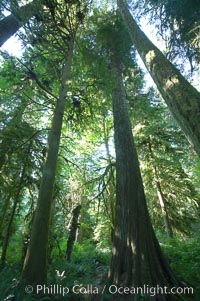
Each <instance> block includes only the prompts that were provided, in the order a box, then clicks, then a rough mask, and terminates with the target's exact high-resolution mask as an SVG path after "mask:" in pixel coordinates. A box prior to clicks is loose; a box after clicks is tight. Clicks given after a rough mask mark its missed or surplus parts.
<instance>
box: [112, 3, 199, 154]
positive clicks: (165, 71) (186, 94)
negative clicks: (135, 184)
mask: <svg viewBox="0 0 200 301" xmlns="http://www.w3.org/2000/svg"><path fill="white" fill-rule="evenodd" d="M117 3H118V7H119V10H120V12H121V15H122V17H123V19H124V22H125V24H126V26H127V28H128V30H129V33H130V36H131V39H132V42H133V44H134V46H135V47H136V49H137V51H138V53H139V54H140V56H141V58H142V60H143V62H144V64H145V66H146V68H147V70H148V71H149V73H150V74H151V76H152V78H153V80H154V82H155V84H156V85H157V88H158V90H159V91H160V93H161V95H162V97H163V99H164V100H165V102H166V104H167V106H168V108H169V110H170V111H171V113H172V115H173V116H174V118H175V120H176V121H177V123H178V124H179V125H180V127H181V129H182V130H183V132H184V133H185V135H186V137H187V139H188V141H189V142H190V143H191V145H192V146H193V147H194V149H195V151H196V152H197V154H198V156H200V122H199V121H200V119H199V117H200V93H199V92H198V91H197V90H196V89H195V88H194V87H193V86H192V85H190V83H189V82H188V81H187V80H186V79H185V78H184V77H183V76H182V75H181V74H180V72H179V70H178V69H177V68H176V67H175V66H173V65H172V64H171V63H170V62H169V61H168V60H167V58H166V57H165V56H164V55H163V54H162V52H161V51H160V50H159V49H158V48H157V47H156V46H155V45H154V44H153V43H152V42H151V41H150V40H149V39H148V38H147V36H146V35H145V34H144V32H142V31H141V29H140V28H139V26H138V25H137V23H136V21H135V20H134V19H133V17H132V15H131V13H130V12H129V9H128V6H127V3H126V0H117Z"/></svg>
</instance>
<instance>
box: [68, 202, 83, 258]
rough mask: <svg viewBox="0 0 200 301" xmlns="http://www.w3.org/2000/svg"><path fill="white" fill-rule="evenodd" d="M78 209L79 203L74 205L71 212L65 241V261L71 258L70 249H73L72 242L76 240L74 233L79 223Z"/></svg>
mask: <svg viewBox="0 0 200 301" xmlns="http://www.w3.org/2000/svg"><path fill="white" fill-rule="evenodd" d="M80 211H81V205H78V206H76V208H74V210H73V212H72V221H71V225H70V233H69V238H68V241H67V250H66V258H67V261H70V260H71V254H72V249H73V245H74V242H75V240H76V233H77V229H78V224H79V222H78V220H79V215H80Z"/></svg>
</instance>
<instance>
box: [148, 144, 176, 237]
mask: <svg viewBox="0 0 200 301" xmlns="http://www.w3.org/2000/svg"><path fill="white" fill-rule="evenodd" d="M148 147H149V154H150V158H151V160H152V168H153V174H154V177H155V185H156V191H157V195H158V200H159V203H160V207H161V211H162V215H163V220H164V224H165V230H166V233H167V235H168V236H169V237H171V238H172V237H173V231H172V227H171V224H170V220H169V215H168V210H167V205H166V201H165V197H164V194H163V191H162V186H161V183H160V181H159V176H158V169H157V166H156V164H155V159H154V153H153V150H152V146H151V141H150V140H149V141H148Z"/></svg>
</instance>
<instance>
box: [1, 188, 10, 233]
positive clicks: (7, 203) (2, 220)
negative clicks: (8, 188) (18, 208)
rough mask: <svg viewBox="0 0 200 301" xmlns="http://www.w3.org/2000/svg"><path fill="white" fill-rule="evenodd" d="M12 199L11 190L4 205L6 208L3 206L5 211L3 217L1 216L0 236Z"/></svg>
mask: <svg viewBox="0 0 200 301" xmlns="http://www.w3.org/2000/svg"><path fill="white" fill-rule="evenodd" d="M10 200H11V192H10V193H9V194H8V196H7V198H6V199H5V205H4V208H3V213H2V215H1V218H0V237H1V234H2V230H3V225H4V220H5V217H6V214H7V211H8V208H9V204H10Z"/></svg>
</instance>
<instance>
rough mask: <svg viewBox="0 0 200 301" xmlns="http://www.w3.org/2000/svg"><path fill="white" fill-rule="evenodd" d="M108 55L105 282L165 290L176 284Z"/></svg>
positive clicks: (115, 59) (115, 60) (115, 65)
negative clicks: (109, 174)
mask: <svg viewBox="0 0 200 301" xmlns="http://www.w3.org/2000/svg"><path fill="white" fill-rule="evenodd" d="M112 52H113V53H112V56H111V62H112V70H113V72H114V74H115V88H114V90H113V115H114V130H115V150H116V223H115V233H114V239H113V249H112V260H111V268H110V277H109V278H110V281H111V283H112V284H116V285H118V286H123V287H130V286H134V287H143V286H144V285H149V287H156V286H157V285H159V286H160V287H165V286H167V287H168V289H169V288H171V287H172V286H176V284H177V281H176V278H175V276H174V275H173V273H172V271H171V269H170V267H169V265H168V263H167V261H166V260H165V258H164V256H163V254H162V252H161V249H160V246H159V243H158V241H157V239H156V236H155V233H154V230H153V227H152V224H151V221H150V217H149V214H148V210H147V204H146V198H145V194H144V188H143V183H142V178H141V173H140V169H139V162H138V157H137V152H136V149H135V144H134V140H133V135H132V129H131V123H130V119H129V116H128V109H127V100H126V93H125V88H124V84H123V78H122V71H121V67H120V58H119V56H118V54H117V53H116V51H115V49H113V51H112ZM148 297H149V298H150V296H148ZM113 298H114V299H113V300H124V299H126V300H134V301H136V300H140V298H141V294H140V293H139V294H133V295H123V296H116V295H114V296H113ZM151 298H152V299H153V297H151ZM155 299H156V300H166V301H169V300H175V299H176V298H175V296H172V295H165V294H161V292H160V293H159V292H158V293H157V294H156V296H155V297H154V300H155ZM145 300H146V299H145Z"/></svg>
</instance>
